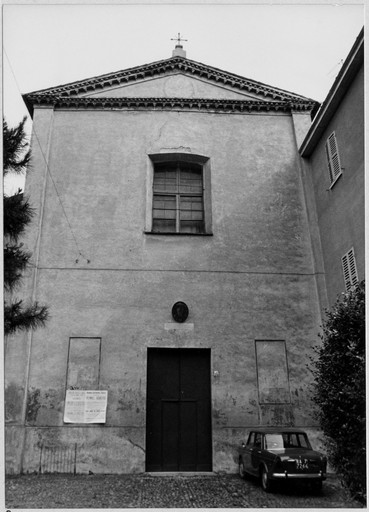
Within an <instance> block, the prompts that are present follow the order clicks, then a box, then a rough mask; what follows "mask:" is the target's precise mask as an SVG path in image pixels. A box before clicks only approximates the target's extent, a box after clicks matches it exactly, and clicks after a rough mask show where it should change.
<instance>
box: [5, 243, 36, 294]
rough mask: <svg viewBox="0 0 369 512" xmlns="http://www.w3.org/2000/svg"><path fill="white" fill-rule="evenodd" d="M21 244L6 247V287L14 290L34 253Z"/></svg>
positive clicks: (8, 289)
mask: <svg viewBox="0 0 369 512" xmlns="http://www.w3.org/2000/svg"><path fill="white" fill-rule="evenodd" d="M22 247H23V244H20V245H6V246H5V247H4V288H5V290H7V291H11V290H13V289H14V288H15V287H16V285H17V284H18V283H19V281H20V280H21V278H22V272H23V271H24V270H25V269H26V268H27V265H28V262H29V260H30V259H31V256H32V254H31V253H30V252H27V251H24V250H23V249H22Z"/></svg>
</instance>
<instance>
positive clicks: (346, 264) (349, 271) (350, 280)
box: [342, 248, 359, 292]
mask: <svg viewBox="0 0 369 512" xmlns="http://www.w3.org/2000/svg"><path fill="white" fill-rule="evenodd" d="M342 270H343V279H344V281H345V288H346V291H347V292H348V291H350V290H351V288H352V287H353V286H355V285H357V284H358V282H359V279H358V275H357V268H356V260H355V253H354V248H351V249H350V250H349V251H348V252H347V253H346V254H345V255H344V256H343V257H342Z"/></svg>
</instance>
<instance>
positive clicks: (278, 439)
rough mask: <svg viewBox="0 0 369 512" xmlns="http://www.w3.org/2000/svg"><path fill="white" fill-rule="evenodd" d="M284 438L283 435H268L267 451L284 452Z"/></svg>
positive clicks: (266, 439) (266, 437)
mask: <svg viewBox="0 0 369 512" xmlns="http://www.w3.org/2000/svg"><path fill="white" fill-rule="evenodd" d="M283 448H284V444H283V436H282V434H266V436H265V449H266V450H283Z"/></svg>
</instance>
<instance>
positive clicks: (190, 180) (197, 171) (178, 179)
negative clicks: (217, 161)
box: [146, 153, 211, 235]
mask: <svg viewBox="0 0 369 512" xmlns="http://www.w3.org/2000/svg"><path fill="white" fill-rule="evenodd" d="M150 159H151V162H152V171H151V172H152V174H151V178H150V177H149V179H148V183H149V186H150V188H151V194H150V195H151V201H150V200H149V201H148V204H149V205H150V212H149V214H150V219H149V220H148V219H147V222H146V232H148V233H156V234H158V233H160V234H184V235H207V234H211V206H210V168H209V161H208V160H209V159H208V158H206V157H203V156H199V155H192V154H181V153H176V154H159V155H151V156H150Z"/></svg>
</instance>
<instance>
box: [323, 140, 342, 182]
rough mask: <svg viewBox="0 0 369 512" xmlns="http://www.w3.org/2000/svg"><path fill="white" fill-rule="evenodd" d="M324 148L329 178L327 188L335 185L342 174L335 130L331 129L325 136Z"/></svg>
mask: <svg viewBox="0 0 369 512" xmlns="http://www.w3.org/2000/svg"><path fill="white" fill-rule="evenodd" d="M325 150H326V155H327V160H328V172H329V179H330V182H331V184H330V187H329V189H331V188H332V187H333V186H334V185H335V183H336V182H337V180H338V179H339V178H340V177H341V176H342V166H341V159H340V155H339V151H338V144H337V137H336V132H335V131H333V132H332V133H331V134H330V135H329V137H328V138H327V140H326V142H325ZM335 169H336V170H335ZM337 169H338V170H337Z"/></svg>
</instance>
